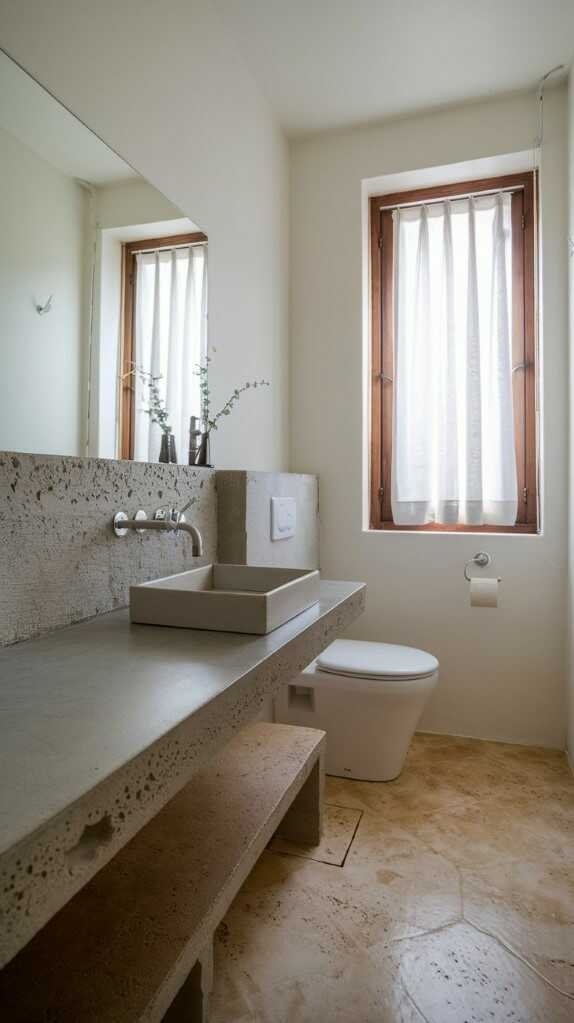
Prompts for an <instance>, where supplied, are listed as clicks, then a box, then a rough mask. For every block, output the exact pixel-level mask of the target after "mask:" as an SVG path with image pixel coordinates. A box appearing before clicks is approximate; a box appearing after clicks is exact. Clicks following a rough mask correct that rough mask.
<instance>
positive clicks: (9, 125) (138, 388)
mask: <svg viewBox="0 0 574 1023" xmlns="http://www.w3.org/2000/svg"><path fill="white" fill-rule="evenodd" d="M0 167H1V174H0V179H1V182H2V185H1V188H0V450H12V451H22V452H26V451H28V452H41V453H45V454H63V455H92V456H97V457H102V458H134V459H137V460H141V461H158V459H160V458H161V459H162V460H171V461H178V462H181V463H187V462H188V459H189V437H190V420H191V417H199V411H200V409H199V394H200V390H199V377H198V375H197V368H198V366H199V365H200V364H202V362H203V360H204V358H205V351H206V323H207V238H206V236H205V234H204V233H203V232H202V231H201V228H200V227H199V226H198V225H197V224H195V223H193V222H192V221H191V220H189V218H187V217H185V216H184V215H183V213H182V212H181V211H180V210H178V209H176V207H175V206H173V205H172V203H171V202H169V201H168V200H167V199H166V198H165V196H164V195H162V194H161V193H160V192H158V191H157V190H156V189H155V188H153V187H152V186H151V185H150V184H148V182H146V181H145V180H144V179H143V178H141V177H140V176H139V175H138V174H137V173H136V172H135V171H134V170H133V169H132V168H131V167H130V166H128V164H126V163H125V162H124V161H123V160H122V159H120V157H118V156H117V155H116V154H115V153H114V152H112V150H111V149H109V148H108V147H107V146H106V145H105V144H104V143H103V142H102V141H101V140H100V139H99V138H97V136H95V135H94V134H93V133H92V132H91V131H90V130H89V129H88V128H86V127H85V126H84V125H83V124H82V123H81V122H80V121H78V120H77V119H76V118H75V117H74V116H73V115H72V114H70V113H69V111H68V110H66V109H65V108H64V107H63V106H61V105H60V104H59V103H58V102H57V101H56V100H55V99H54V98H53V97H52V96H50V95H49V93H47V92H46V91H45V90H44V89H43V88H42V87H41V86H40V85H38V84H37V82H35V81H34V80H33V79H32V78H31V77H30V76H29V75H28V74H26V72H25V71H23V70H22V69H21V68H20V67H18V65H16V64H15V63H14V62H13V61H12V60H11V59H10V58H9V57H7V56H6V55H5V54H4V53H2V52H0ZM165 416H167V417H168V423H167V425H168V426H169V427H170V429H171V436H170V435H169V434H168V432H167V431H166V430H165V425H166V420H165ZM162 417H163V418H162ZM158 420H159V421H158ZM162 423H163V426H164V429H163V430H162ZM196 425H199V424H198V423H196V422H195V420H194V421H193V422H192V427H194V426H196ZM166 438H167V440H168V441H169V443H166Z"/></svg>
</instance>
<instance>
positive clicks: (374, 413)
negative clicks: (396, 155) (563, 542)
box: [370, 174, 538, 533]
mask: <svg viewBox="0 0 574 1023" xmlns="http://www.w3.org/2000/svg"><path fill="white" fill-rule="evenodd" d="M534 244H535V180H534V175H533V174H515V175H509V176H505V177H500V178H493V179H486V180H481V181H468V182H464V183H457V184H452V185H446V186H444V187H439V188H429V189H420V190H416V191H412V192H403V193H401V194H393V195H383V196H377V197H375V198H373V199H372V200H371V291H372V327H371V330H372V360H371V370H372V392H371V502H370V507H371V512H370V520H371V528H374V529H425V530H470V531H473V532H474V531H477V530H486V531H492V532H508V531H511V532H532V533H533V532H536V530H537V519H538V514H537V513H538V496H537V478H536V382H535V317H534Z"/></svg>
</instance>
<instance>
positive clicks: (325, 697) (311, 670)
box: [275, 639, 439, 781]
mask: <svg viewBox="0 0 574 1023" xmlns="http://www.w3.org/2000/svg"><path fill="white" fill-rule="evenodd" d="M438 667H439V665H438V661H437V659H436V657H433V655H432V654H428V653H425V651H424V650H416V649H414V648H413V647H408V646H396V645H394V644H391V643H367V642H363V641H362V640H353V639H337V640H335V642H334V643H332V644H331V646H329V647H327V649H326V650H324V651H323V653H322V654H321V655H320V657H318V658H317V660H316V661H313V662H312V663H311V664H310V665H309V666H308V667H307V668H305V670H304V671H303V672H301V674H300V675H298V676H297V677H296V678H295V679H294V680H293V681H292V682H291V683H289V684H288V685H286V686H284V687H283V689H282V690H281V692H280V694H279V696H278V697H277V699H276V702H275V717H276V720H277V721H280V722H282V723H285V724H292V725H306V726H307V727H310V728H321V729H323V730H324V731H325V732H326V733H327V760H326V770H327V774H335V775H338V776H340V777H342V778H357V779H362V780H363V781H392V779H393V778H396V777H397V776H398V775H399V774H400V772H401V769H402V766H403V764H404V761H405V757H406V755H407V750H408V747H409V743H410V741H411V739H412V737H413V733H414V730H415V728H416V726H417V723H418V721H419V718H420V716H421V714H422V711H423V708H424V706H425V704H426V702H427V700H428V698H429V696H430V694H431V692H432V691H433V689H434V688H435V686H436V684H437V682H438Z"/></svg>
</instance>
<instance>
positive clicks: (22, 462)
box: [0, 452, 217, 646]
mask: <svg viewBox="0 0 574 1023" xmlns="http://www.w3.org/2000/svg"><path fill="white" fill-rule="evenodd" d="M188 501H191V502H192V503H191V506H190V508H189V510H188V512H187V518H188V521H190V522H192V523H193V524H194V525H195V526H197V527H198V529H199V530H200V532H201V534H202V537H203V541H204V558H203V559H197V558H192V556H191V543H190V539H189V536H185V535H180V536H175V535H173V534H170V535H164V534H161V535H158V534H157V533H153V534H151V535H150V534H149V533H147V534H137V533H133V532H132V533H129V534H128V535H127V536H125V537H121V538H120V537H117V536H115V534H114V532H113V530H112V528H111V524H112V519H113V516H114V514H115V513H116V512H117V511H125V512H127V513H128V514H130V515H133V514H134V512H136V511H137V510H138V509H139V508H143V510H144V511H146V512H147V513H148V515H152V514H153V512H154V511H155V509H156V508H158V507H163V506H164V505H169V506H173V507H176V508H181V507H183V505H184V504H186V503H187V502H188ZM216 556H217V497H216V493H215V473H214V471H213V470H210V469H193V468H190V467H189V466H186V465H162V464H159V463H147V462H114V461H109V460H106V459H103V458H68V457H62V456H56V455H54V456H51V455H27V454H19V453H15V452H0V579H1V580H2V586H1V588H0V646H3V645H5V644H9V643H15V642H17V641H20V640H24V639H30V638H31V637H33V636H39V635H43V634H44V633H47V632H51V631H53V630H54V629H58V628H62V627H63V626H65V625H70V624H72V623H73V622H78V621H82V620H84V619H86V618H90V617H92V616H94V615H98V614H102V613H105V612H107V611H111V610H113V609H114V608H118V607H125V606H126V604H127V603H128V600H129V588H130V585H132V584H135V583H141V582H147V581H148V580H149V579H157V578H159V577H161V576H165V575H172V574H173V573H175V572H182V571H184V570H185V569H186V568H191V567H196V566H197V565H201V564H202V563H207V562H209V561H214V560H216Z"/></svg>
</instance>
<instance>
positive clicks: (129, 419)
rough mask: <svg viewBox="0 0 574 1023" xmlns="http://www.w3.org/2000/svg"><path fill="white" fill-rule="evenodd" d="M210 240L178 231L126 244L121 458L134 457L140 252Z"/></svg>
mask: <svg viewBox="0 0 574 1023" xmlns="http://www.w3.org/2000/svg"><path fill="white" fill-rule="evenodd" d="M206 241H207V235H206V234H203V232H202V231H195V232H194V233H193V234H176V235H172V236H171V237H166V238H145V239H142V240H140V241H137V242H124V244H123V245H122V303H121V313H120V325H121V326H120V330H121V334H120V367H121V369H120V387H119V394H118V405H119V407H118V422H119V429H118V438H119V452H118V454H119V457H120V458H122V459H132V458H133V457H134V435H135V385H134V377H133V368H134V353H135V339H134V303H135V295H136V288H135V284H136V254H137V253H138V252H148V251H149V252H154V251H156V250H157V249H174V248H177V247H180V246H185V245H199V244H202V243H203V242H206Z"/></svg>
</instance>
